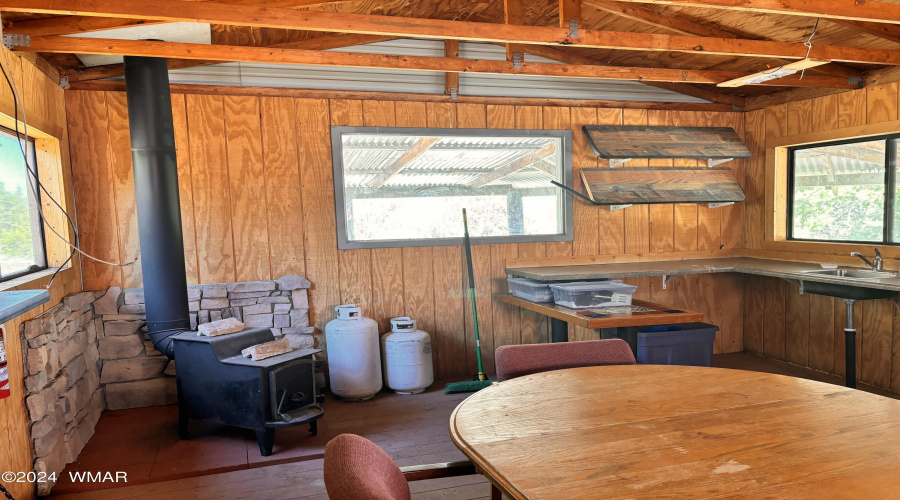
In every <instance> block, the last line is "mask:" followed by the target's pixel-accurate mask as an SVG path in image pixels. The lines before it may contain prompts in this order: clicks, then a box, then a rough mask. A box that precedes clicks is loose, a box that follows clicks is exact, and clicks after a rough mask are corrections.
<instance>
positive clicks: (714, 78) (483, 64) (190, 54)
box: [14, 37, 855, 88]
mask: <svg viewBox="0 0 900 500" xmlns="http://www.w3.org/2000/svg"><path fill="white" fill-rule="evenodd" d="M14 49H15V50H19V51H27V52H55V53H64V54H65V53H71V54H104V55H113V54H114V55H132V56H145V57H162V58H167V59H195V60H214V59H215V60H219V61H236V62H237V61H240V62H265V63H275V64H299V65H309V66H330V67H333V66H343V67H355V68H385V69H400V70H413V71H439V72H446V71H454V72H458V73H489V74H519V75H539V76H552V77H563V78H589V79H593V78H604V79H610V80H632V81H663V82H665V81H669V82H672V81H674V82H692V83H715V84H718V83H721V82H723V81H727V80H731V79H733V78H737V77H739V76H741V75H742V73H736V72H731V71H716V70H678V69H663V68H634V67H623V66H599V65H571V64H554V63H522V67H521V68H519V69H516V68H513V67H512V64H510V63H509V62H507V61H489V60H478V59H450V58H444V57H422V56H403V55H382V54H359V53H351V52H325V51H319V50H304V49H280V48H271V47H245V46H236V45H206V44H197V43H176V42H156V41H147V40H112V39H106V38H82V37H35V38H32V39H31V43H30V45H29V46H27V47H14ZM765 85H774V86H813V87H828V86H834V87H837V88H855V86H854V85H849V84H848V83H847V82H846V80H845V79H843V78H837V77H828V76H807V77H805V78H804V79H802V80H800V79H798V78H796V77H786V78H782V79H779V80H772V81H771V82H766V83H765Z"/></svg>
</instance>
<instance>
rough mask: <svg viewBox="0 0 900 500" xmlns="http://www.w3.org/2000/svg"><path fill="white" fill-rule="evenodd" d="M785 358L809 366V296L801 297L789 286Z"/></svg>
mask: <svg viewBox="0 0 900 500" xmlns="http://www.w3.org/2000/svg"><path fill="white" fill-rule="evenodd" d="M784 340H785V358H786V359H787V361H790V362H791V363H794V364H795V365H799V366H808V365H809V294H803V295H800V293H799V290H798V288H797V287H795V286H794V285H793V284H791V285H788V287H787V293H786V294H785V301H784Z"/></svg>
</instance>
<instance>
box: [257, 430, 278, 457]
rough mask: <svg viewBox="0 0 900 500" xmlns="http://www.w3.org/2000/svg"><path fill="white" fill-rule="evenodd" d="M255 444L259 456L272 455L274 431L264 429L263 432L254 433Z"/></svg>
mask: <svg viewBox="0 0 900 500" xmlns="http://www.w3.org/2000/svg"><path fill="white" fill-rule="evenodd" d="M256 444H258V445H259V454H260V455H262V456H264V457H268V456H269V455H271V454H272V446H274V445H275V429H274V428H272V427H266V430H264V431H256Z"/></svg>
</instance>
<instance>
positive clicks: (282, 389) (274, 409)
mask: <svg viewBox="0 0 900 500" xmlns="http://www.w3.org/2000/svg"><path fill="white" fill-rule="evenodd" d="M269 399H270V405H271V415H272V420H276V421H278V420H280V421H283V422H285V423H289V422H291V421H292V420H294V416H296V415H299V414H300V413H302V412H301V411H300V410H302V409H304V408H307V407H309V406H312V405H315V404H316V376H315V361H314V360H312V359H301V360H297V361H296V362H293V363H291V364H288V365H286V366H279V367H278V368H275V369H273V370H272V371H270V372H269Z"/></svg>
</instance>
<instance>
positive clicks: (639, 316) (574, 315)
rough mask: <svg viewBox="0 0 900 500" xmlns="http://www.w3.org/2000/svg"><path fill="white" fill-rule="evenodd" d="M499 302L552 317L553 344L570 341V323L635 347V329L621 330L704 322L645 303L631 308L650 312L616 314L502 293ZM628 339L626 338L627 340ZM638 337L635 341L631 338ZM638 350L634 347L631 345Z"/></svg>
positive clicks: (683, 311)
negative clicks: (621, 339) (638, 307)
mask: <svg viewBox="0 0 900 500" xmlns="http://www.w3.org/2000/svg"><path fill="white" fill-rule="evenodd" d="M499 300H500V301H501V302H506V303H507V304H512V305H515V306H519V307H522V308H525V309H528V310H529V311H534V312H537V313H540V314H543V315H544V316H549V317H550V339H551V340H552V341H553V342H566V341H568V340H569V326H568V325H569V323H571V324H573V325H575V326H581V327H584V328H590V329H592V330H593V329H600V330H601V331H602V334H603V336H604V337H613V336H614V337H618V338H623V339H624V340H626V341H627V342H628V343H629V344H635V343H636V342H637V340H636V337H635V336H636V332H637V329H636V328H631V329H629V330H625V331H618V329H623V328H626V327H638V326H654V325H672V324H677V323H694V322H697V321H703V313H700V312H696V311H688V310H686V309H677V308H672V307H669V306H664V305H661V304H654V303H653V302H647V301H644V300H636V299H635V300H632V305H635V306H640V307H644V308H647V309H651V311H647V312H634V313H614V312H610V311H613V309H606V308H603V307H596V308H591V309H572V308H569V307H565V306H561V305H559V304H554V303H552V302H542V303H537V302H532V301H530V300H525V299H520V298H519V297H514V296H512V295H510V294H508V293H505V294H500V295H499ZM626 336H627V337H628V338H625V337H626ZM631 337H635V338H631ZM631 347H632V350H635V345H632V346H631Z"/></svg>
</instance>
